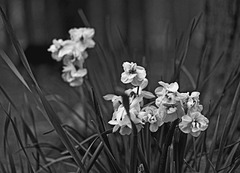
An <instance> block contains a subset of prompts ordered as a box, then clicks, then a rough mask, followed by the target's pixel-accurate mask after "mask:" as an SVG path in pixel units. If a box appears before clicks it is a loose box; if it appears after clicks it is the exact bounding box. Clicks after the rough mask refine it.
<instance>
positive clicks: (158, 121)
mask: <svg viewBox="0 0 240 173" xmlns="http://www.w3.org/2000/svg"><path fill="white" fill-rule="evenodd" d="M139 117H140V118H141V119H142V120H143V121H144V122H148V123H150V126H149V130H150V131H151V132H156V131H157V130H158V128H159V127H160V126H161V125H163V123H164V122H163V114H159V112H158V109H157V108H156V107H155V106H147V107H144V108H143V109H142V110H141V112H140V113H139Z"/></svg>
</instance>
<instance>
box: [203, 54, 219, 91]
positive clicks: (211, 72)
mask: <svg viewBox="0 0 240 173" xmlns="http://www.w3.org/2000/svg"><path fill="white" fill-rule="evenodd" d="M223 55H224V53H222V54H221V55H220V56H219V58H218V59H217V61H216V62H215V64H214V65H213V67H212V69H211V70H210V73H209V74H208V76H206V77H205V78H204V80H203V81H202V82H201V86H199V90H201V89H202V88H203V86H204V85H205V84H206V82H207V81H208V80H209V79H210V77H211V76H212V75H213V74H214V72H215V71H216V69H217V67H218V65H219V64H220V62H221V61H222V59H223V57H224V56H223Z"/></svg>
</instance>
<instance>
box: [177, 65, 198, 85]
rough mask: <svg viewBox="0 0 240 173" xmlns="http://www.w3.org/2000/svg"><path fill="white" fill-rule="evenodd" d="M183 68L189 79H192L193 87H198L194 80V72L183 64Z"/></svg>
mask: <svg viewBox="0 0 240 173" xmlns="http://www.w3.org/2000/svg"><path fill="white" fill-rule="evenodd" d="M181 70H182V71H183V72H184V73H185V75H186V76H187V78H188V80H189V81H190V83H191V85H192V87H193V88H196V86H197V85H196V82H195V81H194V79H193V76H192V74H191V73H190V72H189V70H188V69H187V68H186V67H185V66H184V65H182V67H181Z"/></svg>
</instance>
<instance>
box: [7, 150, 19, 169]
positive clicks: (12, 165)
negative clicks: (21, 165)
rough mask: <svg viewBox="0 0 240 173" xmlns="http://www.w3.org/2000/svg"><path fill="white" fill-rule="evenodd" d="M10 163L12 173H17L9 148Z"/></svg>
mask: <svg viewBox="0 0 240 173" xmlns="http://www.w3.org/2000/svg"><path fill="white" fill-rule="evenodd" d="M8 161H9V166H10V170H11V173H17V172H16V165H15V162H14V159H13V157H12V153H11V152H10V151H9V148H8Z"/></svg>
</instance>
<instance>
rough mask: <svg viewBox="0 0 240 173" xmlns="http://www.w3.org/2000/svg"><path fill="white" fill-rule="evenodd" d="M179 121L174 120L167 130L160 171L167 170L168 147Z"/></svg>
mask: <svg viewBox="0 0 240 173" xmlns="http://www.w3.org/2000/svg"><path fill="white" fill-rule="evenodd" d="M178 121H179V120H178V119H176V120H175V121H173V122H172V123H171V126H170V128H169V130H168V132H167V136H166V139H165V142H164V144H163V150H162V155H161V160H160V168H159V173H162V172H164V171H165V168H166V159H167V153H168V149H169V146H170V145H171V142H172V138H173V134H174V131H175V128H176V125H177V124H178Z"/></svg>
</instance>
